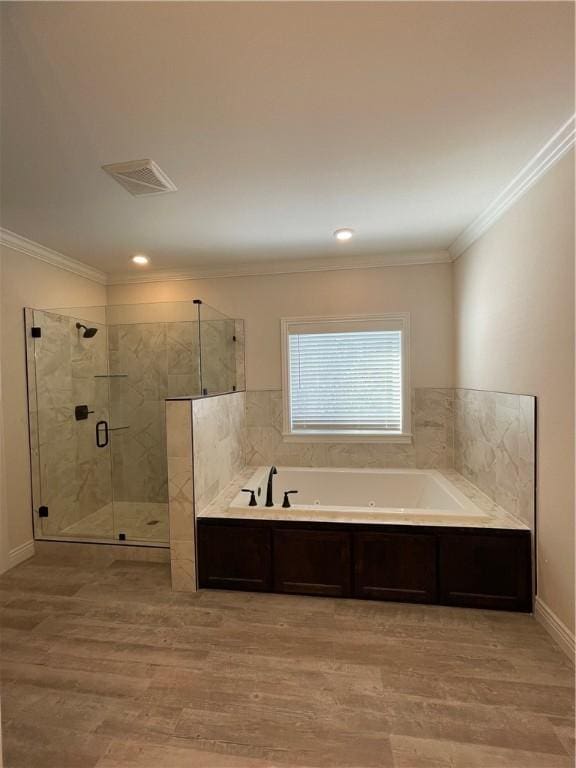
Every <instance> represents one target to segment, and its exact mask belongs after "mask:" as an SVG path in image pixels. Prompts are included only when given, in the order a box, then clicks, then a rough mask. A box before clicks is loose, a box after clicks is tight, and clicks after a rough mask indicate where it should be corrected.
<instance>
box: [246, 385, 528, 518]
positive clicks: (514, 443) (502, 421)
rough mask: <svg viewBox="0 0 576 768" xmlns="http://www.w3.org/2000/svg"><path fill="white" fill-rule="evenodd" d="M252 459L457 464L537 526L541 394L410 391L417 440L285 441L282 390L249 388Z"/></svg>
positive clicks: (295, 463) (299, 463)
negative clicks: (537, 413) (538, 399)
mask: <svg viewBox="0 0 576 768" xmlns="http://www.w3.org/2000/svg"><path fill="white" fill-rule="evenodd" d="M246 414H247V429H246V444H247V449H246V450H247V463H248V464H251V465H253V466H259V465H266V464H278V465H282V466H291V467H350V468H354V467H360V468H362V467H365V468H406V469H408V468H416V467H417V468H420V469H451V468H454V469H456V470H458V472H460V473H461V474H462V475H463V476H464V477H465V478H467V479H468V480H470V481H471V482H472V483H474V485H476V486H478V488H479V489H480V490H482V491H483V492H484V493H486V494H487V495H488V496H489V497H490V498H491V499H492V500H493V501H494V502H496V504H497V505H498V506H499V507H501V508H503V509H504V510H506V512H509V513H510V514H512V515H515V516H516V517H518V518H519V519H520V520H522V521H523V522H524V523H526V525H528V527H530V528H531V529H532V530H533V528H534V487H535V471H534V467H535V458H534V457H535V398H534V397H532V396H529V395H510V394H501V393H497V392H481V391H476V390H465V389H437V388H418V389H415V390H414V391H413V393H412V430H413V435H414V436H413V441H412V444H408V445H406V444H398V445H394V444H390V443H381V444H378V443H365V444H362V443H329V442H328V443H327V442H323V443H309V442H306V443H292V442H284V441H283V440H282V392H281V391H280V390H265V391H250V392H247V393H246Z"/></svg>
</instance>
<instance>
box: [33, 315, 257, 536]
mask: <svg viewBox="0 0 576 768" xmlns="http://www.w3.org/2000/svg"><path fill="white" fill-rule="evenodd" d="M25 324H26V352H27V365H28V406H29V424H30V448H31V451H30V452H31V462H32V500H33V514H34V535H35V538H36V539H50V540H60V541H62V540H64V541H69V540H75V541H88V542H105V543H110V542H112V541H114V542H117V543H128V544H138V545H146V544H147V545H154V546H167V545H168V540H169V536H168V478H167V466H166V450H165V443H166V429H165V405H164V401H165V399H166V398H174V397H190V396H192V397H207V396H210V395H214V394H222V393H224V392H232V391H239V390H244V389H245V380H244V323H243V321H242V320H235V319H233V318H230V317H227V316H226V315H224V314H222V313H221V312H218V311H217V310H215V309H214V308H212V307H210V306H208V305H206V304H204V303H202V302H200V301H194V302H192V301H187V302H164V303H154V304H129V305H116V306H100V307H82V308H68V309H26V310H25Z"/></svg>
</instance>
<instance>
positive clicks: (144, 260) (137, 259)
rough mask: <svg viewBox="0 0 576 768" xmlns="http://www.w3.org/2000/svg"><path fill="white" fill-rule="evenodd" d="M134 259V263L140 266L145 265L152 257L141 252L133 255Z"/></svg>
mask: <svg viewBox="0 0 576 768" xmlns="http://www.w3.org/2000/svg"><path fill="white" fill-rule="evenodd" d="M132 261H133V263H134V264H139V265H140V266H143V265H144V264H148V262H149V261H150V259H149V258H148V256H144V254H143V253H139V254H137V255H136V256H132Z"/></svg>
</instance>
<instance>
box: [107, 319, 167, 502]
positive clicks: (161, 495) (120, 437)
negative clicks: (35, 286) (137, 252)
mask: <svg viewBox="0 0 576 768" xmlns="http://www.w3.org/2000/svg"><path fill="white" fill-rule="evenodd" d="M167 335H168V334H167V328H166V324H164V323H135V324H131V325H115V326H110V327H109V329H108V338H109V354H110V373H111V374H113V375H114V376H116V377H118V378H111V379H110V380H109V381H110V408H111V413H112V421H111V425H112V426H113V427H115V428H117V427H127V429H124V430H121V431H115V432H114V433H113V434H112V439H111V445H112V457H113V462H112V465H113V486H114V498H115V500H117V501H144V502H156V503H165V502H166V501H167V500H168V487H167V484H168V481H167V470H166V448H165V427H164V400H165V398H166V397H167V396H168V344H167Z"/></svg>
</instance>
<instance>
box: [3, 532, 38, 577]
mask: <svg viewBox="0 0 576 768" xmlns="http://www.w3.org/2000/svg"><path fill="white" fill-rule="evenodd" d="M34 554H35V550H34V542H33V541H32V539H30V541H27V542H25V543H24V544H20V546H19V547H15V548H14V549H12V550H10V552H9V553H8V570H10V568H14V566H15V565H20V563H23V562H24V560H28V559H29V558H31V557H33V556H34Z"/></svg>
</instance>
